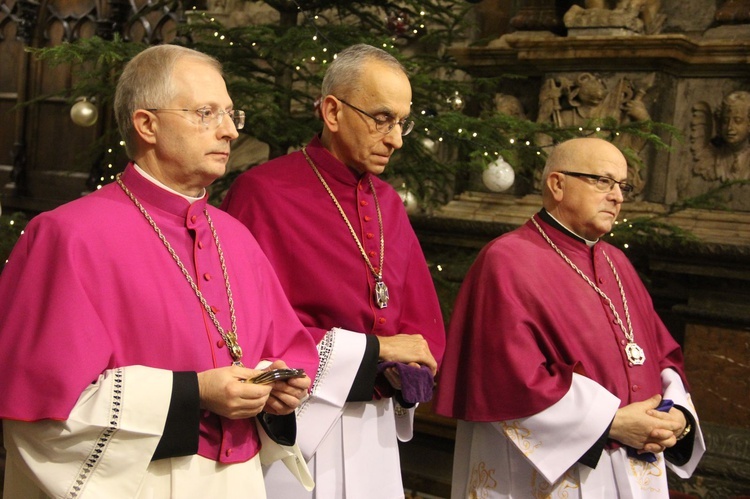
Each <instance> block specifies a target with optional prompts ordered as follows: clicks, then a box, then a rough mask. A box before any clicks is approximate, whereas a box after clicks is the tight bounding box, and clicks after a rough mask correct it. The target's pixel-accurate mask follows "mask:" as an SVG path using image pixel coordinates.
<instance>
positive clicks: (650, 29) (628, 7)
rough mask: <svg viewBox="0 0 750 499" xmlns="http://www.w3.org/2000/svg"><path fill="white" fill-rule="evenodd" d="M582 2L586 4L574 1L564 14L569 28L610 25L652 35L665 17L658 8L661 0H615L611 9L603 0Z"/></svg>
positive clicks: (659, 27)
mask: <svg viewBox="0 0 750 499" xmlns="http://www.w3.org/2000/svg"><path fill="white" fill-rule="evenodd" d="M584 5H585V8H584V7H580V6H578V5H574V6H573V7H571V8H570V10H568V12H567V13H566V14H565V16H564V17H563V22H564V23H565V26H566V27H567V28H568V29H569V30H571V29H573V30H575V29H581V30H586V29H606V28H613V29H618V30H624V31H628V32H632V33H639V34H646V35H654V34H657V33H659V32H660V31H661V29H662V26H663V25H664V21H665V20H666V16H665V15H664V14H661V13H660V12H659V10H660V9H661V0H618V2H617V4H616V5H615V7H614V8H612V9H610V8H609V7H608V5H607V1H606V0H586V1H585V3H584Z"/></svg>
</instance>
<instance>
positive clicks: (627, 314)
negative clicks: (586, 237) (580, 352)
mask: <svg viewBox="0 0 750 499" xmlns="http://www.w3.org/2000/svg"><path fill="white" fill-rule="evenodd" d="M531 221H532V222H534V225H535V226H536V228H537V230H539V233H540V234H541V235H542V237H543V238H544V239H545V240H546V241H547V242H548V243H549V245H550V246H552V249H553V250H555V252H556V253H557V254H558V255H560V256H561V257H562V259H563V260H565V261H566V262H567V264H568V265H570V267H571V268H572V269H573V270H574V271H575V272H576V273H577V274H578V275H579V276H581V277H582V278H583V280H584V281H586V282H587V283H588V284H589V286H591V287H592V288H594V291H596V292H597V294H599V296H601V297H602V298H604V300H605V301H606V302H607V305H609V308H610V310H612V314H613V315H614V316H615V322H617V325H618V326H620V329H621V330H622V333H623V334H624V335H625V339H627V340H628V345H635V335H634V334H633V323H632V322H631V321H630V312H629V311H628V300H627V298H625V288H624V287H623V285H622V281H621V280H620V275H619V274H618V273H617V270H616V269H615V265H614V264H613V263H612V260H610V259H609V256H607V253H605V252H604V250H602V255H604V258H605V259H606V260H607V263H608V264H609V267H610V268H611V269H612V273H613V274H614V276H615V280H616V281H617V286H618V287H619V289H620V296H621V297H622V306H623V308H624V309H625V319H626V320H627V321H628V328H627V329H625V324H623V322H622V319H621V318H620V314H618V313H617V310H616V309H615V304H614V303H612V300H611V299H610V297H609V296H607V295H606V293H605V292H604V291H602V290H601V289H600V288H599V286H597V285H596V284H594V281H592V280H591V279H589V277H588V276H587V275H586V274H584V273H583V271H582V270H581V269H579V268H578V267H577V266H576V264H575V263H573V262H572V261H571V260H570V258H568V257H567V255H565V253H563V252H562V250H561V249H560V248H558V247H557V245H556V244H555V243H553V242H552V239H550V238H549V236H548V235H547V233H546V232H544V229H542V226H541V225H539V223H537V221H536V220H535V219H534V217H531ZM638 348H639V349H640V347H638ZM641 353H642V352H641ZM628 358H629V359H630V360H631V362H634V361H633V359H632V358H631V356H630V354H628ZM644 360H645V356H643V358H642V359H641V362H640V363H641V364H642V363H643V361H644ZM634 363H635V364H638V362H634Z"/></svg>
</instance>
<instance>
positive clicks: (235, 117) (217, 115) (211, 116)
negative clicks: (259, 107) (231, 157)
mask: <svg viewBox="0 0 750 499" xmlns="http://www.w3.org/2000/svg"><path fill="white" fill-rule="evenodd" d="M146 111H151V112H152V113H155V112H157V111H183V112H186V113H195V114H197V115H198V116H200V118H201V123H203V124H204V125H206V126H208V124H209V123H213V122H214V121H215V122H216V126H217V127H219V126H221V122H222V121H224V115H229V118H230V119H231V120H232V123H234V127H235V128H236V129H237V130H242V129H243V128H244V127H245V111H240V110H238V109H232V110H231V111H224V110H223V109H219V110H218V111H216V110H214V109H213V108H212V107H209V106H205V107H201V108H199V109H166V108H161V109H157V108H151V109H146Z"/></svg>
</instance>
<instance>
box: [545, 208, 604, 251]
mask: <svg viewBox="0 0 750 499" xmlns="http://www.w3.org/2000/svg"><path fill="white" fill-rule="evenodd" d="M539 217H540V218H541V219H542V220H544V221H545V222H547V223H548V224H549V225H550V226H551V227H554V228H555V229H557V230H559V231H560V232H562V233H563V234H565V235H566V236H569V237H572V238H573V239H575V240H576V241H580V242H582V243H584V244H585V245H586V246H588V247H589V248H590V247H592V246H593V245H595V244H596V243H597V242H598V241H599V240H598V239H597V240H596V241H590V240H588V239H586V238H583V237H581V236H579V235H578V234H576V233H575V232H573V231H572V230H570V229H569V228H567V227H565V226H564V225H563V224H562V223H560V222H559V221H558V220H557V219H556V218H555V217H553V216H552V215H551V214H550V213H549V212H548V211H547V210H545V209H544V208H542V209H541V210H539Z"/></svg>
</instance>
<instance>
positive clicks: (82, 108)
mask: <svg viewBox="0 0 750 499" xmlns="http://www.w3.org/2000/svg"><path fill="white" fill-rule="evenodd" d="M98 117H99V111H97V109H96V106H95V105H93V104H92V103H91V102H89V101H87V100H86V99H83V100H79V101H78V102H76V103H75V104H73V107H71V108H70V119H71V120H73V123H75V124H76V125H78V126H91V125H93V124H94V123H96V120H97V118H98Z"/></svg>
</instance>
